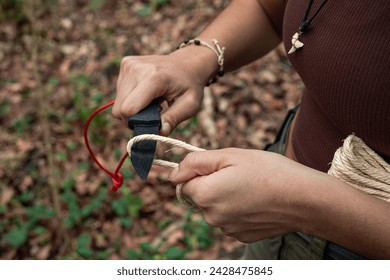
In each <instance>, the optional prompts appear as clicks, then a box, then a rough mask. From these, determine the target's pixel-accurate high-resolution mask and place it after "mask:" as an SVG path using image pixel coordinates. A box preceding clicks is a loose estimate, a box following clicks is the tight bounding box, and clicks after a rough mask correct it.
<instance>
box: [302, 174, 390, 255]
mask: <svg viewBox="0 0 390 280" xmlns="http://www.w3.org/2000/svg"><path fill="white" fill-rule="evenodd" d="M318 178H321V180H320V181H318V179H317V181H318V182H319V183H320V184H318V185H317V186H314V187H313V185H311V186H307V187H306V190H307V191H306V195H307V196H308V198H307V199H306V202H307V203H308V204H307V205H306V207H305V208H306V211H305V214H304V216H305V215H306V217H307V220H306V221H305V226H304V227H303V228H302V231H304V232H306V233H308V234H311V235H314V236H318V237H321V238H324V239H326V240H330V241H332V242H334V243H337V244H339V245H342V246H344V247H346V248H348V249H350V250H352V251H354V252H356V253H358V254H361V255H362V256H367V257H369V258H373V259H390V203H386V202H384V201H382V200H380V199H377V198H374V197H372V196H370V195H368V194H365V193H363V192H361V191H358V190H356V189H354V188H352V187H350V186H349V185H347V184H345V183H343V182H341V181H340V180H337V179H335V178H333V177H331V176H328V175H325V174H324V175H321V177H318Z"/></svg>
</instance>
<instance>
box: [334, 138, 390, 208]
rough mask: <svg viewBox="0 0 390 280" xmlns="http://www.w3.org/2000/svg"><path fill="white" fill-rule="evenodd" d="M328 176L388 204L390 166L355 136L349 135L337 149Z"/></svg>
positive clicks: (389, 197) (389, 196) (389, 199)
mask: <svg viewBox="0 0 390 280" xmlns="http://www.w3.org/2000/svg"><path fill="white" fill-rule="evenodd" d="M328 174H329V175H332V176H334V177H336V178H338V179H340V180H342V181H344V182H345V183H347V184H349V185H351V186H353V187H355V188H357V189H359V190H361V191H363V192H365V193H368V194H370V195H373V196H375V197H377V198H380V199H383V200H385V201H387V202H390V164H388V163H387V162H386V161H384V160H383V159H382V158H381V157H380V156H379V155H378V154H377V153H375V152H374V151H373V150H372V149H371V148H370V147H369V146H367V145H366V143H364V141H363V140H362V139H360V138H359V137H357V136H355V135H349V136H348V137H347V138H346V139H345V140H344V143H343V146H342V147H340V148H339V149H337V151H336V152H335V154H334V157H333V160H332V166H331V168H330V169H329V171H328Z"/></svg>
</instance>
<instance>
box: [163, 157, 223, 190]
mask: <svg viewBox="0 0 390 280" xmlns="http://www.w3.org/2000/svg"><path fill="white" fill-rule="evenodd" d="M230 165H231V163H230V162H229V159H228V157H227V154H226V153H224V152H223V150H213V151H201V152H192V153H189V154H188V155H187V156H186V157H185V158H184V160H183V161H182V162H180V164H179V166H178V167H176V168H175V169H174V170H172V172H171V174H170V176H169V180H171V181H172V182H173V183H175V184H180V183H184V182H187V181H189V180H191V179H193V178H195V177H198V176H205V175H210V174H212V173H214V172H216V171H218V170H221V169H222V168H225V167H228V166H230Z"/></svg>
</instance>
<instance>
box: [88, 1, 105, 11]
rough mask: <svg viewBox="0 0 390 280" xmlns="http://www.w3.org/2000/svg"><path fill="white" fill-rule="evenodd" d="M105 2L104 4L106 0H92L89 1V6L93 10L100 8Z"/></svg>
mask: <svg viewBox="0 0 390 280" xmlns="http://www.w3.org/2000/svg"><path fill="white" fill-rule="evenodd" d="M103 4H104V0H90V1H89V7H90V8H91V9H92V10H97V9H99V8H100V7H101V6H103Z"/></svg>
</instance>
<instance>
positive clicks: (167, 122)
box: [160, 90, 202, 136]
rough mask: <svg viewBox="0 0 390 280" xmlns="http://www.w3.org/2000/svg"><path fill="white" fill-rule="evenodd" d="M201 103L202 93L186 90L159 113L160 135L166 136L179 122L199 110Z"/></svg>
mask: <svg viewBox="0 0 390 280" xmlns="http://www.w3.org/2000/svg"><path fill="white" fill-rule="evenodd" d="M201 104H202V95H201V94H198V93H197V92H196V91H195V90H193V91H187V92H185V93H184V94H183V95H181V96H180V97H179V98H177V99H176V100H175V101H174V102H172V104H171V106H170V107H169V108H168V109H167V110H166V111H164V112H163V114H162V115H161V118H162V127H161V131H160V133H161V135H163V136H168V135H169V133H171V132H172V130H173V129H174V128H175V127H176V126H177V125H178V124H179V123H181V122H182V121H184V120H187V119H189V118H191V117H192V116H194V115H195V114H196V113H197V112H198V111H199V109H200V107H201Z"/></svg>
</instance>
